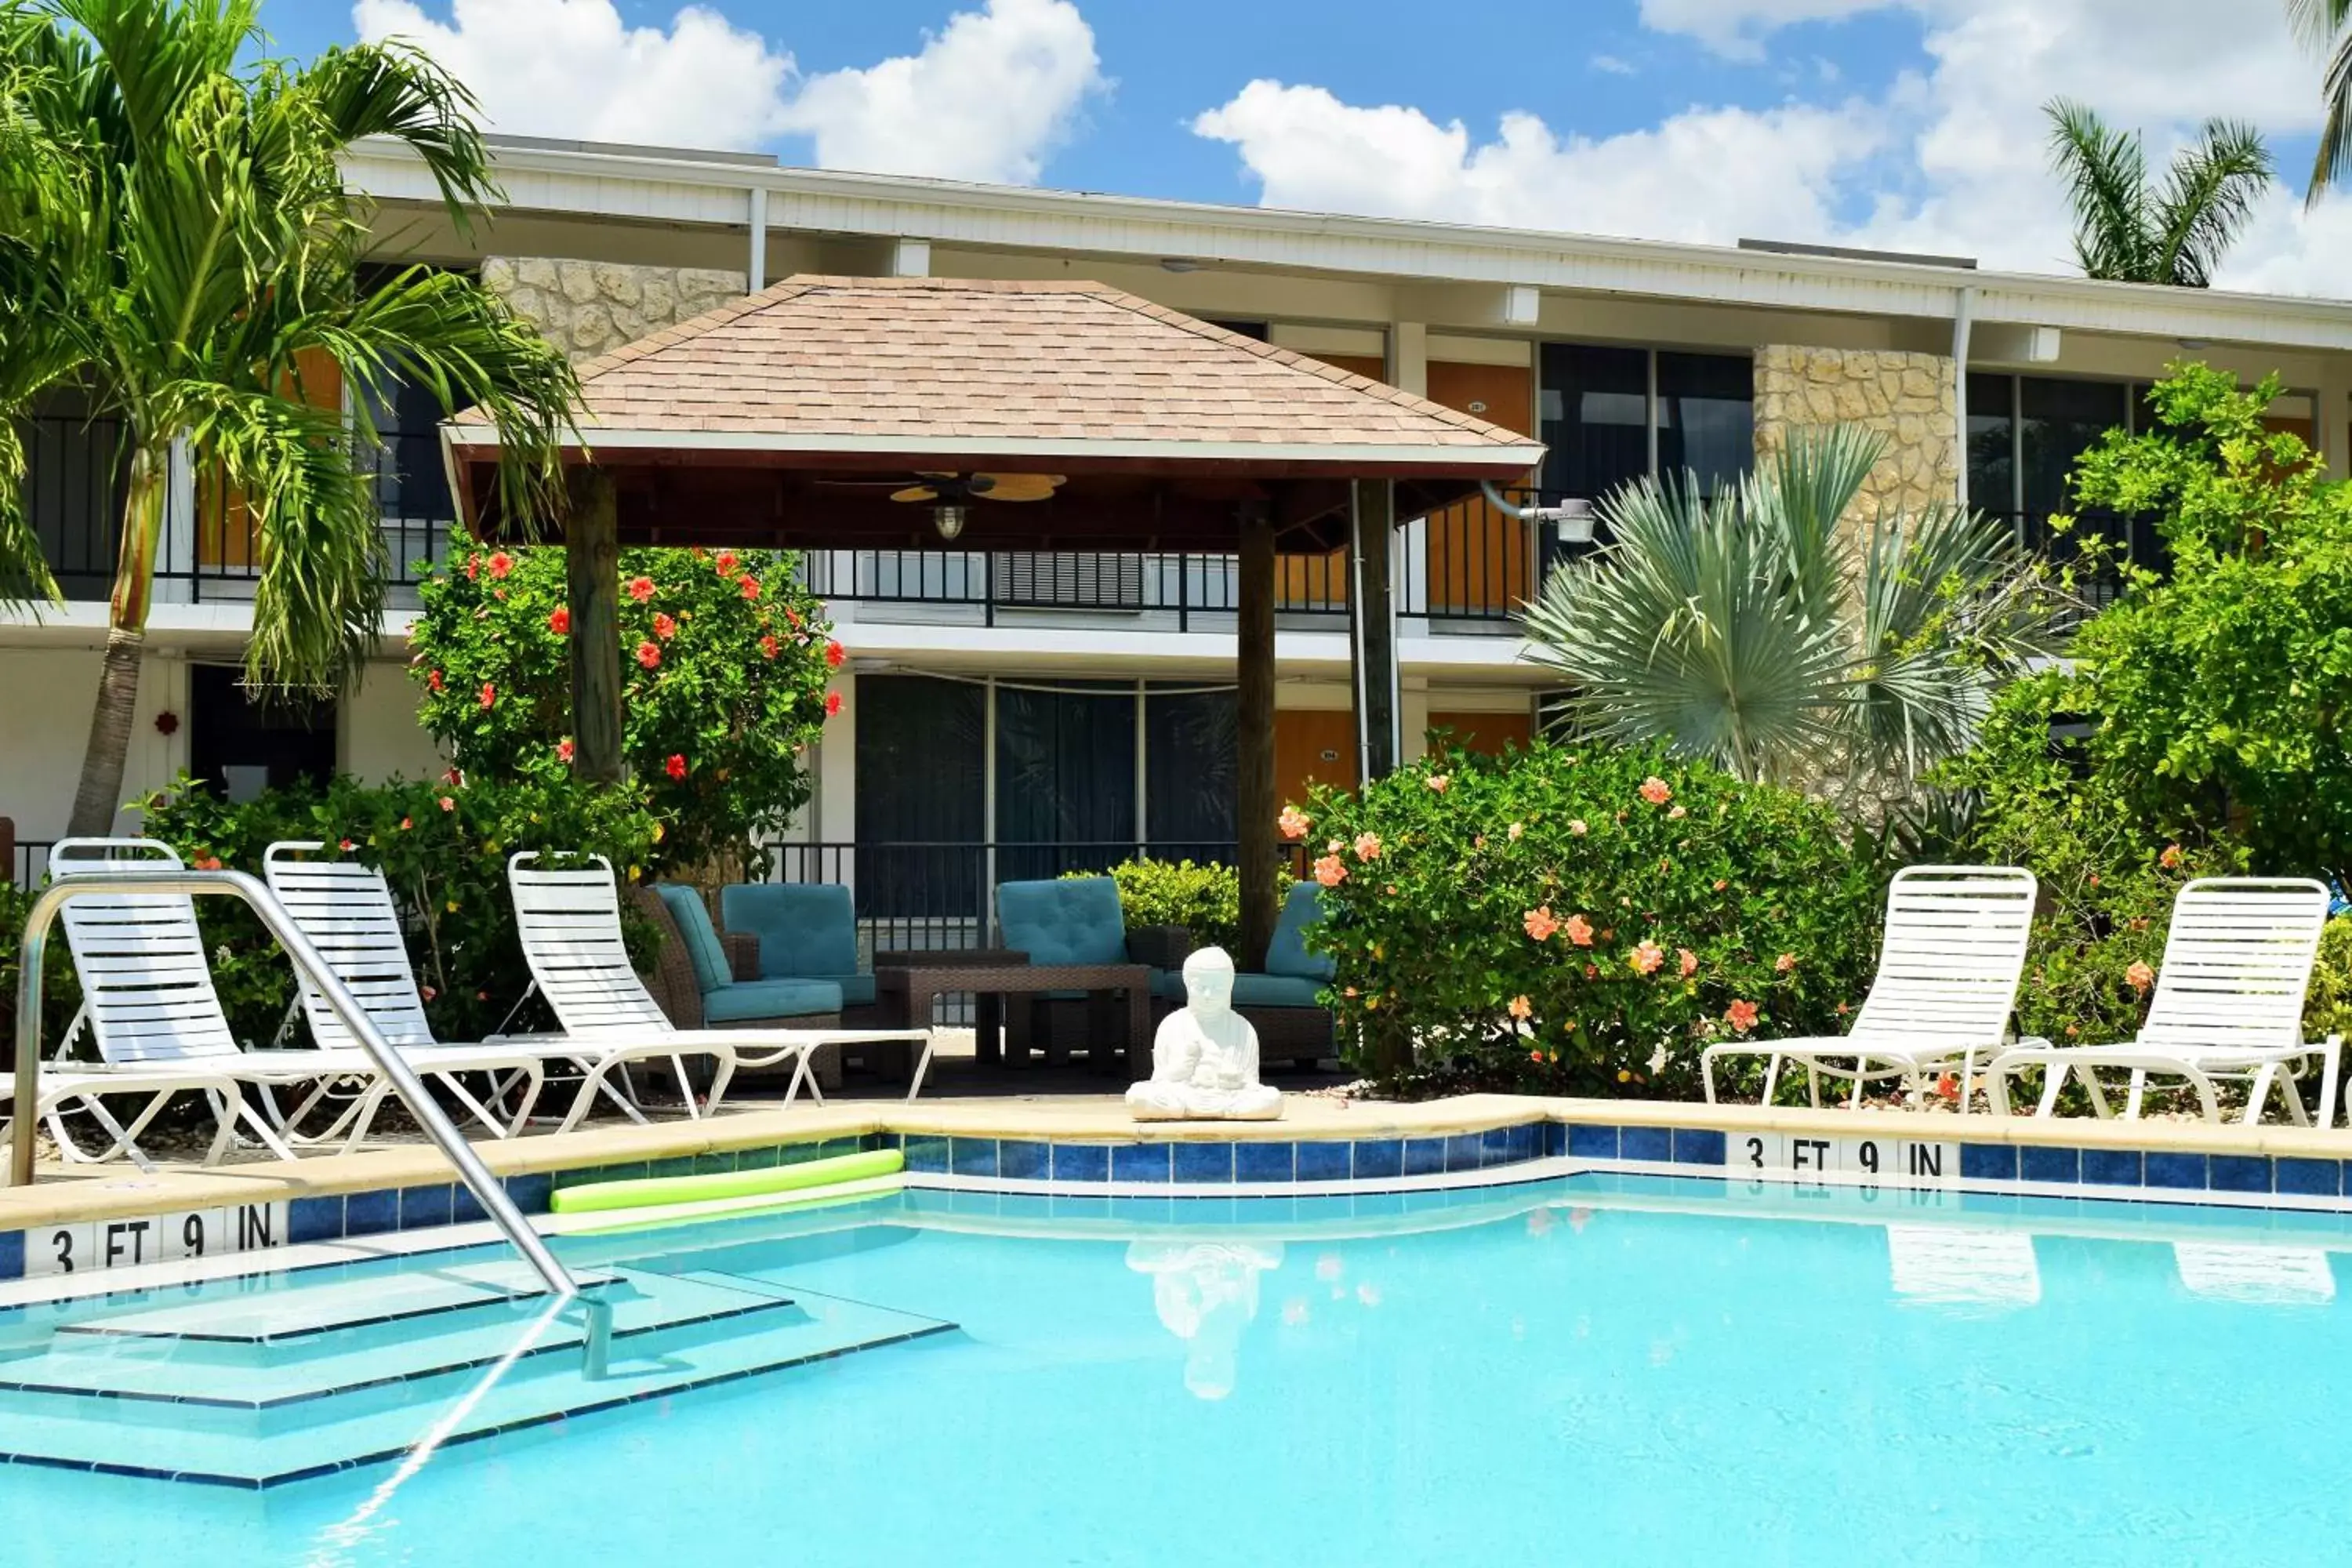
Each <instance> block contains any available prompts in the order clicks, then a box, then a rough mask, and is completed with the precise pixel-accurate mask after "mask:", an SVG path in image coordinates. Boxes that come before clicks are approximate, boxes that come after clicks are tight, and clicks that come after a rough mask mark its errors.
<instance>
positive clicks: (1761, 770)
mask: <svg viewBox="0 0 2352 1568" xmlns="http://www.w3.org/2000/svg"><path fill="white" fill-rule="evenodd" d="M1884 451H1885V439H1884V437H1880V436H1877V435H1875V434H1874V433H1872V432H1869V431H1865V430H1862V429H1858V428H1855V427H1853V426H1830V427H1826V428H1822V429H1819V430H1814V431H1806V432H1800V433H1799V434H1798V435H1797V436H1796V437H1794V438H1793V439H1792V440H1791V441H1790V444H1789V445H1788V447H1786V448H1785V449H1784V450H1782V451H1781V452H1780V453H1779V454H1777V455H1776V456H1775V457H1774V458H1772V460H1771V461H1770V462H1769V463H1768V464H1766V465H1765V467H1764V468H1761V469H1760V470H1759V471H1758V472H1757V473H1756V474H1754V475H1753V476H1751V477H1750V478H1749V479H1748V480H1747V481H1746V482H1745V483H1743V484H1742V485H1740V486H1739V487H1738V488H1737V489H1728V490H1725V491H1722V492H1719V493H1718V494H1717V495H1716V496H1714V497H1712V498H1706V497H1702V496H1701V495H1700V494H1699V490H1698V485H1697V482H1696V479H1692V478H1689V477H1687V476H1686V477H1685V479H1684V480H1683V481H1681V482H1678V483H1669V484H1660V483H1658V482H1656V481H1655V480H1653V479H1642V480H1639V481H1637V482H1636V483H1634V484H1632V485H1629V486H1627V487H1625V488H1624V489H1620V490H1619V491H1617V492H1616V493H1615V494H1613V495H1612V496H1610V497H1609V498H1607V499H1606V500H1603V501H1602V502H1601V516H1602V518H1603V519H1604V521H1606V522H1607V524H1608V526H1609V528H1610V530H1611V531H1612V534H1613V536H1614V537H1613V542H1612V543H1611V544H1610V545H1609V546H1608V547H1606V548H1605V549H1603V550H1601V551H1600V552H1596V553H1595V554H1593V555H1591V556H1590V557H1587V558H1585V559H1583V560H1580V561H1576V562H1571V563H1567V564H1565V565H1563V566H1561V567H1560V568H1559V570H1557V571H1555V572H1554V573H1553V574H1552V575H1551V577H1550V579H1549V581H1548V582H1546V583H1545V584H1544V586H1543V589H1542V591H1541V593H1540V594H1539V595H1538V597H1537V599H1536V601H1535V603H1534V604H1533V605H1530V606H1529V607H1528V611H1527V613H1526V615H1525V616H1524V617H1523V624H1524V626H1525V628H1526V631H1527V635H1528V639H1529V641H1530V642H1531V643H1532V644H1533V645H1534V647H1533V651H1532V653H1531V654H1530V656H1529V657H1531V658H1534V659H1535V660H1536V661H1537V662H1538V663H1541V664H1545V665H1548V666H1549V667H1550V668H1553V669H1555V670H1557V671H1559V673H1560V674H1561V675H1562V676H1563V677H1565V678H1566V679H1568V680H1569V681H1570V683H1572V686H1573V692H1572V695H1571V696H1570V698H1569V699H1568V700H1567V714H1568V717H1569V719H1570V722H1571V723H1572V724H1573V725H1574V726H1575V727H1576V728H1578V729H1580V730H1582V731H1586V732H1589V733H1591V734H1595V735H1599V736H1602V737H1605V738H1608V739H1611V740H1615V741H1621V742H1643V743H1648V742H1664V743H1665V744H1668V745H1670V746H1671V747H1673V748H1674V749H1675V751H1678V752H1684V753H1686V754H1690V755H1696V756H1701V757H1706V758H1708V759H1710V760H1712V761H1714V762H1716V763H1719V764H1721V765H1722V766H1724V767H1726V768H1728V769H1729V770H1730V771H1731V772H1732V773H1736V774H1738V776H1739V777H1741V778H1743V779H1747V780H1749V781H1751V782H1752V781H1757V780H1762V779H1779V780H1790V779H1800V778H1808V777H1813V778H1817V777H1819V776H1821V774H1822V771H1823V769H1822V759H1823V758H1824V757H1825V756H1837V757H1843V758H1845V759H1847V760H1849V761H1850V763H1852V764H1853V766H1854V767H1855V768H1856V769H1858V770H1859V771H1860V772H1861V773H1863V774H1864V775H1865V776H1872V775H1874V776H1877V777H1881V778H1885V777H1892V778H1894V779H1895V780H1898V781H1901V782H1905V783H1907V782H1908V781H1910V780H1912V779H1915V778H1916V776H1917V774H1918V773H1920V771H1922V770H1923V769H1925V768H1926V767H1927V766H1928V765H1930V764H1931V763H1934V762H1936V761H1937V760H1938V759H1940V758H1943V757H1948V756H1952V755H1956V754H1958V752H1964V751H1966V750H1967V749H1968V748H1969V745H1970V744H1971V743H1972V742H1973V741H1974V740H1975V738H1976V733H1977V728H1978V725H1979V723H1980V722H1981V721H1982V720H1983V717H1984V714H1985V712H1986V710H1987V708H1988V707H1989V705H1990V702H1991V700H1992V694H1993V693H1994V691H1995V690H1997V689H1999V688H2000V685H2001V683H2002V682H2003V681H2004V680H2006V679H2009V678H2010V677H2011V675H2012V674H2014V673H2015V672H2016V671H2018V670H2020V669H2021V668H2024V667H2025V666H2026V665H2027V664H2028V663H2029V662H2030V661H2031V660H2032V659H2033V658H2037V657H2039V656H2041V655H2042V654H2044V653H2046V652H2047V651H2049V649H2050V647H2051V646H2052V635H2053V634H2052V630H2051V627H2052V625H2053V615H2054V613H2055V610H2056V607H2057V606H2056V600H2055V597H2054V596H2053V595H2051V594H2050V593H2049V592H2047V591H2046V589H2045V587H2044V584H2043V582H2042V574H2041V569H2040V567H2039V566H2038V565H2037V564H2036V563H2032V561H2031V560H2029V559H2028V558H2027V557H2026V556H2025V555H2024V554H2023V552H2021V550H2020V549H2019V547H2018V545H2017V542H2016V540H2015V537H2014V535H2013V534H2012V533H2011V531H2010V530H2009V529H2008V528H2007V527H2005V526H2004V525H2003V524H2001V523H2000V522H1998V521H1993V520H1991V519H1989V518H1986V517H1984V516H1982V515H1981V514H1979V513H1974V512H1970V511H1967V510H1963V509H1962V508H1960V507H1959V506H1958V505H1957V504H1953V505H1938V506H1934V507H1929V508H1927V509H1925V510H1920V511H1916V512H1911V513H1903V514H1898V515H1895V516H1891V517H1881V518H1877V519H1874V520H1873V521H1870V522H1868V523H1867V524H1865V525H1864V527H1865V528H1866V531H1867V537H1866V541H1864V542H1857V541H1856V540H1855V538H1854V537H1853V535H1854V534H1855V533H1856V532H1858V531H1861V530H1858V529H1857V528H1855V527H1854V526H1853V524H1851V523H1849V522H1847V521H1844V520H1846V519H1847V518H1848V517H1849V514H1851V513H1853V512H1854V511H1855V510H1856V509H1857V506H1858V504H1859V503H1860V498H1861V495H1862V489H1863V485H1864V481H1865V480H1866V479H1868V478H1869V476H1870V473H1871V470H1872V468H1874V467H1875V466H1876V464H1877V462H1878V459H1879V458H1880V456H1881V455H1882V454H1883V453H1884Z"/></svg>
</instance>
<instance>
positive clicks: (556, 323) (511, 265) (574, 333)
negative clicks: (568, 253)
mask: <svg viewBox="0 0 2352 1568" xmlns="http://www.w3.org/2000/svg"><path fill="white" fill-rule="evenodd" d="M482 286H483V287H484V288H486V289H488V290H489V291H490V292H491V293H493V294H496V295H497V296H498V297H499V299H501V300H505V301H506V302H507V306H508V308H509V310H513V311H514V313H515V314H516V315H518V316H520V317H521V318H522V319H523V320H525V321H529V322H530V323H531V324H532V325H533V326H535V327H537V328H538V329H539V330H540V331H542V332H544V333H546V334H547V336H548V338H549V340H550V341H551V342H554V343H555V344H556V345H557V346H558V347H559V348H561V349H562V350H563V352H564V353H566V354H568V355H570V356H571V358H572V360H573V361H574V362H575V363H577V362H578V361H581V360H586V359H593V358H595V357H596V356H597V355H598V354H601V353H610V352H612V351H613V350H614V349H617V348H619V347H621V346H622V345H623V344H625V343H631V342H635V341H636V340H637V339H639V338H642V337H644V336H645V335H646V333H648V332H657V331H661V330H662V329H663V328H664V327H670V326H676V325H677V323H678V322H680V321H686V320H688V319H689V318H691V317H695V316H698V315H700V314H702V312H703V311H705V310H709V309H711V308H712V307H713V306H717V305H723V304H725V303H727V302H728V301H729V300H736V299H740V298H741V297H742V294H743V274H742V273H740V272H724V271H715V270H713V269H711V268H704V267H625V266H623V265H621V264H620V263H618V262H612V261H568V260H562V261H560V260H555V259H552V258H548V257H541V256H531V257H508V256H493V257H491V258H489V259H488V260H486V261H484V262H483V263H482Z"/></svg>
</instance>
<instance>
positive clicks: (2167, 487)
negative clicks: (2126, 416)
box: [2065, 364, 2352, 874]
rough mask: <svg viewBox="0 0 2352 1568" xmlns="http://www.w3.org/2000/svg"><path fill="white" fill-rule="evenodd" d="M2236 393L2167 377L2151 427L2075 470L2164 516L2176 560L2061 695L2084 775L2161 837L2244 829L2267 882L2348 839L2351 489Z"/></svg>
mask: <svg viewBox="0 0 2352 1568" xmlns="http://www.w3.org/2000/svg"><path fill="white" fill-rule="evenodd" d="M2278 392H2279V383H2278V380H2277V378H2276V377H2272V378H2270V379H2268V380H2265V381H2264V382H2263V384H2261V385H2259V386H2257V387H2256V388H2254V389H2253V390H2252V392H2245V393H2242V392H2240V391H2239V390H2238V387H2237V384H2236V383H2235V381H2234V380H2233V379H2232V378H2231V376H2230V375H2228V374H2225V373H2223V372H2221V371H2217V370H2212V369H2210V368H2208V367H2206V366H2204V365H2194V364H2192V365H2176V366H2174V367H2173V372H2172V374H2171V375H2170V376H2169V377H2168V379H2167V380H2165V381H2162V382H2159V383H2158V384H2157V385H2156V388H2155V390H2154V391H2153V392H2152V393H2151V394H2150V401H2151V403H2152V405H2153V407H2154V410H2155V413H2156V420H2155V422H2154V427H2153V428H2151V429H2148V430H2147V431H2144V432H2143V433H2141V434H2139V435H2137V436H2130V435H2125V434H2123V433H2122V432H2114V433H2111V434H2110V435H2108V436H2107V437H2105V440H2103V441H2102V442H2101V443H2100V444H2099V445H2098V446H2097V447H2094V448H2093V449H2092V450H2091V451H2090V452H2088V453H2086V454H2085V455H2084V458H2083V459H2082V461H2081V463H2080V464H2079V465H2078V466H2077V468H2076V470H2075V477H2074V489H2075V494H2076V496H2077V498H2078V499H2079V500H2080V501H2081V503H2082V504H2083V505H2084V506H2096V507H2106V508H2111V509H2113V510H2116V511H2119V512H2125V513H2137V514H2147V515H2152V516H2154V517H2155V518H2156V519H2157V520H2158V527H2159V529H2160V530H2161V531H2162V534H2163V538H2164V541H2165V542H2166V544H2167V545H2168V547H2169V551H2170V553H2171V557H2172V563H2171V569H2170V571H2169V573H2168V574H2166V575H2164V576H2162V577H2158V576H2157V575H2156V574H2152V573H2149V572H2147V571H2144V570H2143V571H2137V572H2135V573H2133V574H2132V575H2131V577H2130V578H2129V580H2128V586H2127V590H2126V594H2125V595H2124V596H2123V598H2121V599H2120V600H2118V601H2117V602H2116V604H2115V605H2113V606H2111V607H2110V608H2109V609H2108V610H2107V611H2106V612H2105V614H2103V615H2101V616H2099V617H2098V618H2097V619H2095V621H2093V622H2091V623H2090V624H2089V625H2088V626H2085V627H2084V629H2083V631H2082V633H2081V635H2080V636H2079V637H2077V638H2076V640H2075V644H2074V655H2075V658H2076V660H2077V666H2076V668H2077V671H2078V674H2077V677H2076V679H2074V682H2073V683H2072V686H2071V689H2069V691H2068V692H2067V694H2066V697H2065V701H2066V703H2067V704H2068V706H2070V707H2071V708H2072V709H2073V710H2074V711H2076V712H2078V713H2080V714H2082V715H2083V716H2084V718H2086V719H2088V720H2089V721H2092V723H2093V725H2094V726H2095V729H2094V733H2093V736H2092V740H2091V743H2090V747H2089V752H2088V755H2089V760H2090V763H2091V765H2092V766H2093V767H2094V768H2095V770H2096V771H2097V773H2098V774H2099V775H2100V776H2101V777H2102V778H2103V779H2105V780H2108V781H2111V782H2112V784H2113V787H2114V788H2115V789H2116V790H2117V791H2119V792H2121V793H2122V795H2124V796H2125V798H2126V799H2127V800H2128V801H2129V802H2130V803H2131V804H2132V805H2133V807H2134V808H2135V809H2136V810H2137V812H2138V813H2139V814H2140V815H2141V816H2142V817H2143V818H2144V820H2146V821H2147V823H2148V824H2149V825H2150V827H2151V830H2152V831H2155V832H2159V833H2166V834H2172V835H2190V836H2197V837H2235V838H2237V839H2239V840H2241V841H2242V842H2243V843H2244V845H2245V846H2246V847H2247V848H2248V849H2249V850H2250V851H2251V852H2252V860H2253V866H2254V868H2255V869H2256V870H2259V871H2263V872H2276V873H2289V872H2296V873H2304V874H2309V873H2313V872H2319V871H2335V872H2338V873H2340V872H2341V871H2342V870H2343V869H2344V868H2345V866H2346V861H2347V850H2346V846H2347V845H2352V741H2347V737H2346V732H2345V726H2346V725H2347V721H2352V486H2347V485H2346V484H2343V483H2339V482H2333V481H2330V480H2328V479H2326V477H2325V475H2324V473H2323V471H2322V469H2321V468H2320V465H2319V464H2318V462H2317V461H2316V460H2315V458H2314V456H2313V454H2312V452H2311V450H2310V448H2309V447H2306V446H2305V444H2304V443H2303V441H2302V439H2301V438H2300V437H2296V436H2294V435H2292V434H2289V433H2284V432H2279V431H2273V430H2272V429H2270V428H2268V427H2267V426H2265V424H2264V423H2263V418H2264V415H2265V413H2266V411H2267V410H2268V408H2269V406H2270V405H2271V403H2272V401H2273V399H2274V398H2275V397H2276V396H2277V395H2278Z"/></svg>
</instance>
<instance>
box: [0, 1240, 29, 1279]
mask: <svg viewBox="0 0 2352 1568" xmlns="http://www.w3.org/2000/svg"><path fill="white" fill-rule="evenodd" d="M24 1277H25V1233H24V1232H23V1231H21V1230H0V1279H23V1278H24Z"/></svg>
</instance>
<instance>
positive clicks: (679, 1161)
mask: <svg viewBox="0 0 2352 1568" xmlns="http://www.w3.org/2000/svg"><path fill="white" fill-rule="evenodd" d="M692 1174H694V1156H693V1155H691V1154H678V1155H674V1156H672V1157H671V1158H669V1159H667V1160H656V1161H654V1162H653V1163H651V1164H649V1165H647V1166H646V1175H648V1176H656V1177H661V1178H664V1179H667V1178H668V1177H671V1176H690V1175H692Z"/></svg>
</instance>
